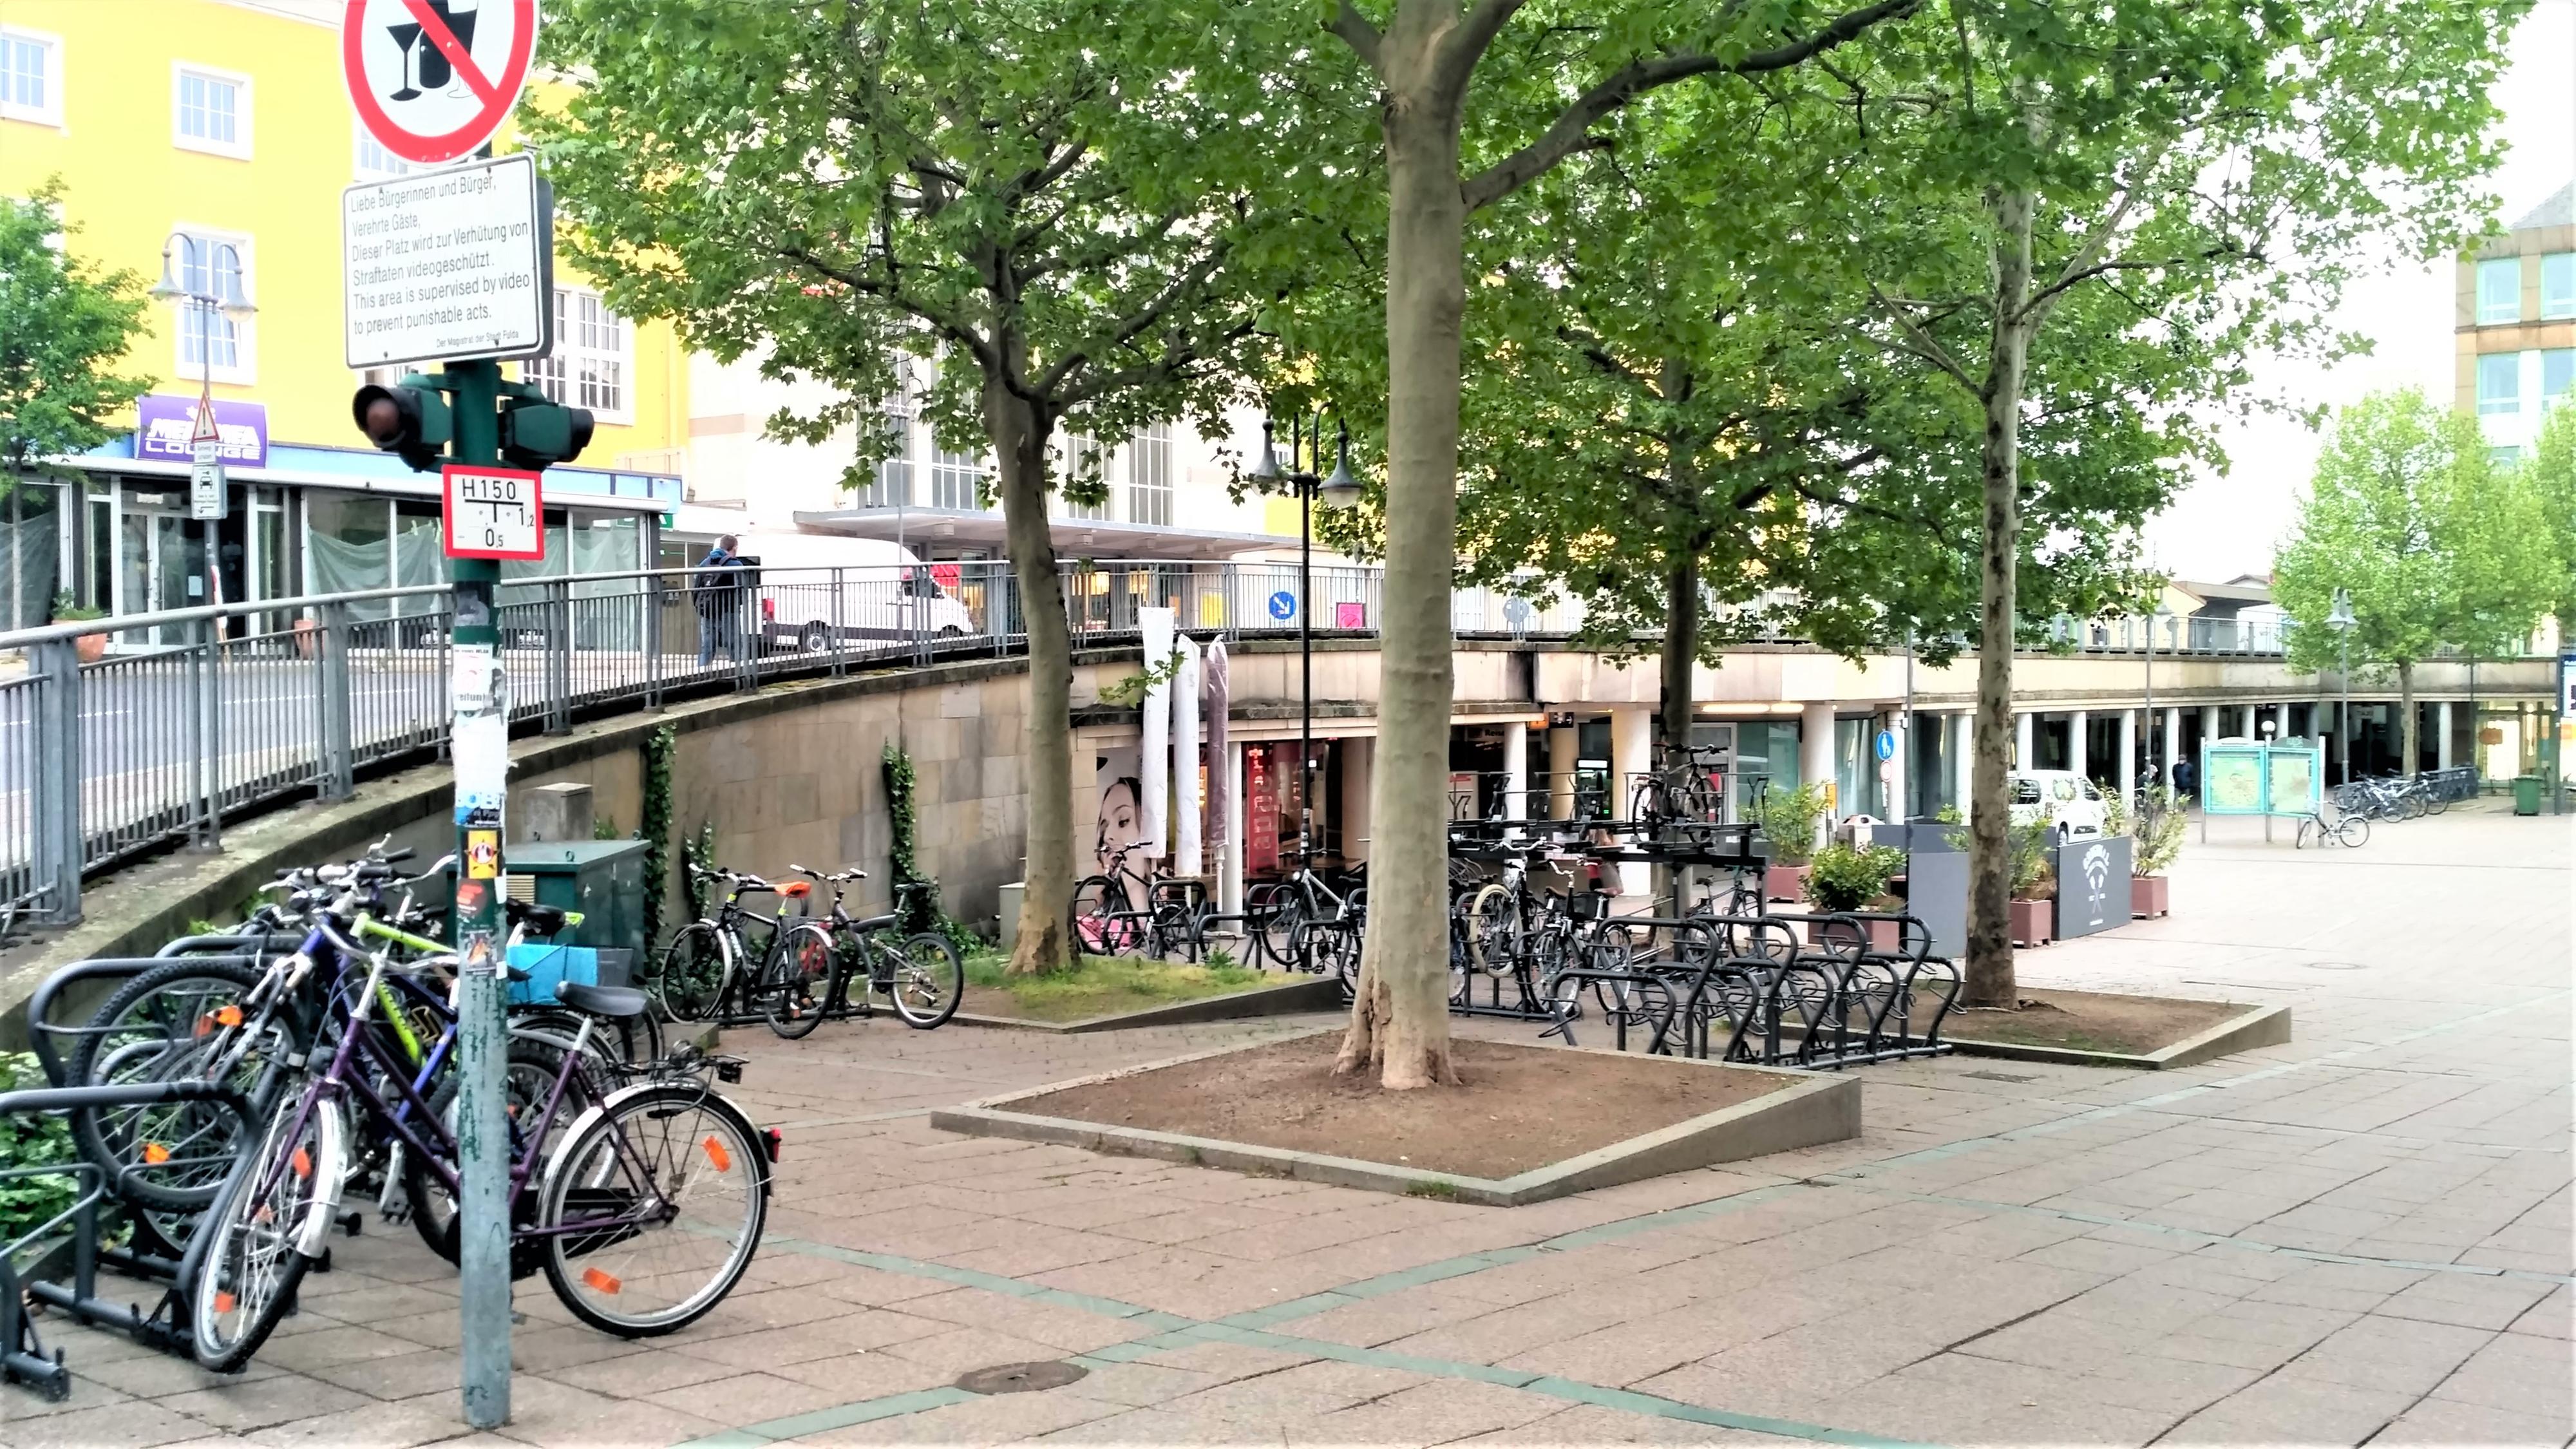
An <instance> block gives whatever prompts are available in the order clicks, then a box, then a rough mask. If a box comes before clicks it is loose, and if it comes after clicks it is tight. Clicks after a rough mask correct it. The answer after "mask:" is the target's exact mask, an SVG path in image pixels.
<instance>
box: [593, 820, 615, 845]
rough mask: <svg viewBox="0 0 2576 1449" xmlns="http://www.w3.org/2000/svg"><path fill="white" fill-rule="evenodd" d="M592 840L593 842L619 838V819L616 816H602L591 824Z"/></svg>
mask: <svg viewBox="0 0 2576 1449" xmlns="http://www.w3.org/2000/svg"><path fill="white" fill-rule="evenodd" d="M590 838H591V839H593V840H615V839H616V838H617V817H616V816H614V815H602V816H600V817H599V818H598V819H596V820H593V821H592V822H590Z"/></svg>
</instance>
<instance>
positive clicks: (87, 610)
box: [53, 594, 107, 624]
mask: <svg viewBox="0 0 2576 1449" xmlns="http://www.w3.org/2000/svg"><path fill="white" fill-rule="evenodd" d="M53 613H54V622H55V623H57V624H77V623H80V622H82V621H84V620H88V619H104V618H106V617H107V611H106V610H105V609H93V608H91V607H89V606H88V605H86V604H75V603H73V602H72V596H71V595H69V594H56V595H54V610H53Z"/></svg>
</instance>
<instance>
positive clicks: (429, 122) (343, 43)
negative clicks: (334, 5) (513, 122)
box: [340, 0, 537, 166]
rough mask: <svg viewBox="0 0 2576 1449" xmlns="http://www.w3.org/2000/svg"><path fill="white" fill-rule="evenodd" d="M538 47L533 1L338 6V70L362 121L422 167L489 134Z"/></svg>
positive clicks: (377, 1) (407, 0)
mask: <svg viewBox="0 0 2576 1449" xmlns="http://www.w3.org/2000/svg"><path fill="white" fill-rule="evenodd" d="M536 49H537V0H349V3H348V7H347V8H346V9H345V10H343V11H342V12H341V15H340V78H341V79H342V80H343V81H344V82H346V83H347V85H348V87H349V104H351V105H352V106H355V107H356V108H357V111H358V122H359V124H360V125H363V126H365V127H366V128H367V134H368V135H370V136H373V137H375V138H376V141H377V143H378V144H380V145H382V146H383V147H384V148H385V149H386V150H388V151H391V152H392V153H394V154H395V155H397V156H400V157H401V158H402V159H404V160H406V161H412V162H417V163H418V164H420V165H423V166H435V165H437V164H439V163H440V162H442V161H453V160H455V159H456V158H457V157H459V156H466V155H470V154H472V153H473V151H474V150H475V148H477V147H479V146H481V145H482V144H483V143H484V142H486V141H489V140H491V139H492V135H493V133H494V132H496V131H498V130H500V129H501V123H502V122H504V121H507V120H508V119H509V118H510V111H511V108H513V107H515V106H516V105H518V103H519V91H520V88H521V87H523V86H525V85H526V84H527V83H528V62H529V61H530V60H531V59H532V58H534V56H535V54H536Z"/></svg>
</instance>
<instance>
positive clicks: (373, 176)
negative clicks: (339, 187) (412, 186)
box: [349, 117, 429, 181]
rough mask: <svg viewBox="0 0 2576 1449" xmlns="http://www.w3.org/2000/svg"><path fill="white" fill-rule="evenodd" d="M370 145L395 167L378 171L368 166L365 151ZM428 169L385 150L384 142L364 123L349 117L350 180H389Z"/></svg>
mask: <svg viewBox="0 0 2576 1449" xmlns="http://www.w3.org/2000/svg"><path fill="white" fill-rule="evenodd" d="M371 147H372V148H373V149H374V150H375V151H376V152H377V153H378V154H379V155H382V156H383V157H384V158H385V159H386V160H387V161H389V162H391V163H393V165H394V167H395V169H394V170H391V171H378V170H375V169H373V168H371V167H369V166H368V165H367V164H366V163H367V151H368V150H369V148H371ZM428 169H429V168H428V167H426V166H415V165H413V164H412V163H411V162H409V161H406V160H404V159H403V158H401V157H400V156H397V155H395V154H394V153H393V152H391V151H388V150H386V149H385V144H384V142H382V141H379V140H377V139H376V138H375V137H374V136H373V135H371V134H369V132H368V130H367V128H366V125H365V124H364V123H363V122H360V121H359V120H357V119H356V118H355V117H352V118H351V119H350V121H349V179H350V180H351V181H390V180H392V179H393V178H395V177H397V176H409V175H411V174H413V173H414V172H418V171H426V170H428Z"/></svg>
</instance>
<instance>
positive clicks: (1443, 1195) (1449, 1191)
mask: <svg viewBox="0 0 2576 1449" xmlns="http://www.w3.org/2000/svg"><path fill="white" fill-rule="evenodd" d="M1404 1195H1405V1196H1406V1197H1427V1198H1436V1199H1438V1200H1439V1201H1441V1202H1456V1201H1457V1200H1458V1184H1456V1183H1454V1182H1443V1181H1441V1180H1440V1179H1439V1178H1436V1177H1426V1178H1423V1179H1421V1180H1420V1181H1418V1182H1408V1183H1406V1184H1405V1185H1404Z"/></svg>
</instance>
